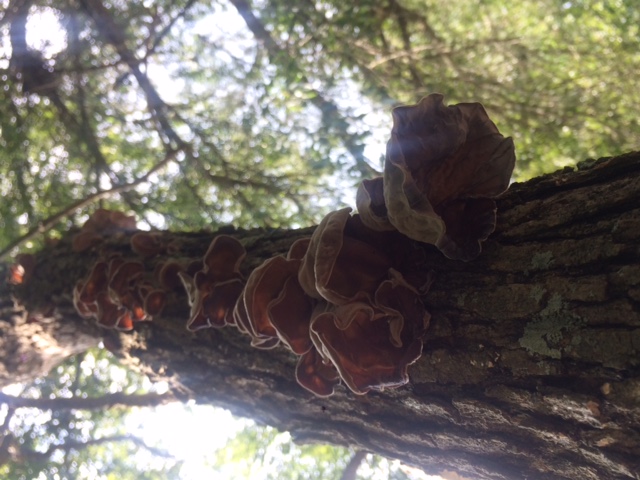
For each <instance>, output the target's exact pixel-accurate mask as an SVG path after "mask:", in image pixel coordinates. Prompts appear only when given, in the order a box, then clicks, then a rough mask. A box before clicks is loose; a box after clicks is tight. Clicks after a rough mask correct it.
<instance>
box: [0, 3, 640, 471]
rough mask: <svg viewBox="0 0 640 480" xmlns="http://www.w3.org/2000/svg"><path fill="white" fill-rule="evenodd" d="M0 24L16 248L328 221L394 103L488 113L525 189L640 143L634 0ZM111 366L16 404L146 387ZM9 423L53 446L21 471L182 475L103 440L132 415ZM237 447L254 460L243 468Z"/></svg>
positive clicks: (159, 6) (74, 7)
mask: <svg viewBox="0 0 640 480" xmlns="http://www.w3.org/2000/svg"><path fill="white" fill-rule="evenodd" d="M0 12H3V13H0V15H1V17H0V81H1V83H2V88H1V89H0V194H1V195H2V198H3V200H2V201H1V202H0V251H2V253H3V254H15V253H16V252H17V250H18V249H21V250H22V251H24V250H29V249H37V248H39V247H40V246H42V244H43V242H44V241H45V239H46V238H54V239H55V238H56V237H57V236H59V235H60V234H61V232H64V231H67V230H68V229H69V228H71V227H73V226H77V225H80V224H81V223H82V222H83V221H84V219H86V216H87V214H88V213H90V212H91V211H92V210H93V209H95V208H97V207H98V206H104V207H107V208H113V209H119V210H124V211H127V212H130V213H135V214H136V215H137V216H138V218H140V219H141V222H140V225H141V227H143V228H145V227H146V228H172V229H181V230H199V229H203V228H211V229H216V228H217V227H219V226H221V225H224V224H228V223H234V224H236V225H237V226H241V227H245V228H249V227H254V226H261V227H266V228H275V227H295V226H302V225H307V224H312V223H316V222H317V221H318V220H319V219H320V218H321V217H322V215H323V214H324V213H326V212H327V211H329V210H332V209H335V208H337V207H339V206H341V205H343V204H345V203H347V204H353V191H354V187H355V186H356V185H357V183H358V182H359V181H360V179H361V178H363V177H366V176H372V175H373V174H374V173H375V171H376V170H380V169H381V165H382V163H381V158H382V155H383V153H384V145H385V142H386V139H387V135H388V131H389V126H390V110H391V108H392V107H393V106H395V105H399V104H403V103H413V102H416V101H417V100H418V99H419V98H420V97H422V96H424V95H426V94H428V93H431V92H441V93H443V94H445V97H446V100H447V101H448V102H449V103H458V102H467V101H480V102H482V103H483V104H484V105H485V107H486V108H487V110H488V112H489V114H490V116H491V118H492V119H493V120H494V121H495V122H496V123H497V125H498V127H499V128H500V130H501V131H502V132H503V133H504V134H506V135H511V136H513V137H514V140H515V144H516V147H517V153H518V165H517V171H516V178H517V179H525V178H528V177H531V176H534V175H537V174H540V173H543V172H548V171H552V170H554V169H556V168H558V167H562V166H566V165H572V164H574V163H576V162H577V161H580V160H583V159H586V158H588V157H598V156H603V155H615V154H619V153H623V152H625V151H628V150H631V149H634V148H638V143H639V138H640V136H639V135H638V131H639V128H638V127H639V125H638V116H637V112H636V110H637V108H636V106H637V105H638V104H640V90H639V89H638V88H637V81H636V78H637V72H638V71H640V32H639V28H640V27H639V26H638V25H640V10H639V9H638V8H637V4H636V2H635V1H634V0H610V1H597V0H574V1H558V0H540V1H536V2H507V1H504V0H452V1H449V2H445V3H442V2H437V1H435V0H385V1H379V0H358V1H354V2H344V1H342V2H339V1H333V0H326V1H311V0H304V1H300V2H291V1H290V0H255V1H253V2H252V3H249V2H247V1H245V0H220V1H213V2H211V1H196V0H158V1H147V2H127V1H121V0H104V1H100V0H56V1H53V0H49V1H48V0H0ZM43 232H44V234H43ZM89 359H93V360H91V362H93V363H91V365H92V366H91V368H90V369H89V370H87V368H86V365H87V362H90V360H89ZM104 362H107V363H106V364H104ZM115 368H117V367H115V366H114V365H112V363H110V362H109V361H108V360H107V357H106V354H105V353H104V352H102V353H101V352H92V353H90V354H89V355H88V356H85V357H83V358H81V359H73V360H71V361H70V362H68V363H67V364H65V365H63V366H61V367H59V368H58V369H57V370H56V371H55V372H53V374H52V376H51V377H49V378H47V379H41V380H38V381H37V382H35V383H34V384H33V385H31V386H25V387H24V390H23V391H22V392H21V395H22V396H25V397H32V398H42V397H55V398H57V397H63V398H64V397H68V396H71V397H73V396H89V397H91V396H100V395H104V394H105V393H107V392H108V391H110V389H114V388H115V389H116V390H121V391H127V392H130V393H136V392H138V393H139V392H142V391H147V390H149V389H150V388H151V386H149V385H146V386H145V384H144V380H143V379H136V378H129V377H128V376H126V375H125V376H124V378H121V379H120V380H117V381H116V380H114V379H113V378H112V377H111V375H113V374H114V373H113V372H114V371H115V370H113V369H115ZM4 412H5V420H4V428H5V429H6V431H7V432H9V431H10V433H11V435H9V436H8V437H6V438H11V439H13V440H15V441H16V442H18V444H19V445H21V446H22V447H21V448H22V450H23V452H28V451H31V452H40V453H41V455H40V456H39V457H37V456H31V457H25V458H17V457H15V458H11V457H10V456H9V457H6V456H5V457H3V461H4V465H3V466H1V467H0V469H2V470H0V474H6V475H5V476H7V477H9V476H11V478H14V477H15V478H37V475H38V474H41V473H38V472H47V473H46V475H48V476H47V478H54V477H53V476H51V475H53V473H55V474H56V475H58V477H59V478H90V477H91V478H95V476H99V475H103V478H111V477H114V476H115V475H118V476H119V477H122V478H133V477H135V478H156V477H154V475H156V473H154V472H160V471H162V470H163V469H164V475H168V472H178V471H179V470H180V463H179V462H178V461H177V460H175V459H173V460H172V459H170V458H168V457H167V456H166V455H165V454H164V453H162V452H159V451H154V450H153V447H149V449H147V448H146V446H145V447H143V448H142V449H143V450H148V451H150V452H151V456H152V457H154V458H160V459H162V461H161V462H160V464H159V465H155V466H154V465H152V463H153V462H151V463H149V462H147V463H146V464H145V465H146V466H145V468H144V471H146V473H145V474H144V475H147V477H141V476H140V475H142V474H141V473H139V472H138V473H135V474H132V473H130V472H132V471H134V470H135V469H136V468H138V467H139V466H140V465H141V463H140V462H141V461H140V460H136V459H135V455H133V452H132V449H134V450H138V447H139V444H136V443H135V442H133V443H132V441H128V442H127V441H121V440H118V441H115V442H109V443H102V444H96V445H90V444H89V443H87V442H90V441H91V439H96V438H102V437H107V436H113V437H117V436H118V435H124V434H125V433H124V432H123V430H122V424H123V421H124V419H123V417H124V416H125V415H126V411H125V410H123V409H109V410H105V411H86V410H83V411H80V410H68V411H62V412H56V411H50V410H48V411H43V412H42V413H40V414H33V413H32V412H31V413H29V414H26V413H20V412H22V410H17V411H16V412H14V413H12V411H11V408H6V407H5V410H4ZM238 435H240V436H239V437H237V438H236V440H234V442H235V443H233V442H232V445H235V446H233V447H231V446H229V447H227V448H226V449H225V450H224V451H220V452H218V453H216V456H215V458H214V459H212V460H211V461H210V462H211V465H212V468H222V467H221V466H222V465H230V464H235V465H236V467H237V468H238V469H240V470H242V469H244V471H245V472H250V471H251V469H252V468H257V467H255V463H252V462H256V461H258V460H255V459H256V458H261V459H262V460H260V461H262V462H266V461H267V460H265V458H266V457H265V455H266V454H267V452H268V451H269V448H272V450H273V449H275V450H278V449H279V454H280V455H281V457H282V458H287V455H289V456H290V455H291V452H292V451H293V449H297V448H299V447H294V446H291V445H289V444H288V443H287V442H282V441H281V440H278V439H279V438H281V437H278V435H281V434H277V433H276V432H273V431H271V430H255V429H249V430H245V431H243V432H241V433H239V434H238ZM239 439H242V441H240V440H239ZM13 440H12V441H13ZM129 440H130V439H129ZM70 442H76V444H77V445H76V446H77V448H75V449H65V448H54V447H56V446H59V445H64V444H67V445H71V443H70ZM274 442H275V443H274ZM80 443H82V444H86V446H82V447H80V446H78V445H79V444H80ZM240 444H241V445H244V446H245V447H244V448H245V449H246V450H247V451H246V452H245V453H246V454H247V455H248V457H249V458H253V459H254V460H246V461H245V464H243V465H244V466H238V465H239V463H238V462H239V460H238V459H239V458H240V457H239V456H238V455H239V452H240V449H239V447H238V445H240ZM285 444H286V445H288V446H287V447H286V449H289V450H287V451H285V450H286V449H285V447H282V445H285ZM136 445H137V446H136ZM273 445H277V446H276V447H270V446H273ZM278 445H279V446H278ZM305 448H306V447H305ZM314 448H316V447H313V448H311V447H310V449H308V450H304V451H303V450H300V451H296V456H304V455H310V456H313V457H314V458H318V459H320V460H318V461H317V462H316V463H314V464H313V468H315V469H316V471H320V470H321V469H328V470H327V472H328V473H326V474H325V475H326V476H325V478H332V476H333V477H335V476H336V475H338V472H339V471H340V469H341V468H342V467H343V466H344V465H346V462H347V459H348V458H349V457H350V456H351V455H352V453H353V452H348V451H346V450H343V451H338V450H335V451H334V450H332V451H331V453H326V452H325V451H324V450H322V448H324V447H317V449H316V450H314ZM2 449H3V451H5V450H7V449H8V443H7V441H5V442H4V443H3V447H2ZM7 451H8V450H7ZM323 452H324V453H323ZM36 457H37V458H36ZM301 458H302V457H301ZM134 460H135V461H134ZM376 461H378V462H379V461H380V460H376ZM322 462H325V463H322ZM142 463H144V462H142ZM240 463H242V462H240ZM323 465H324V466H323ZM299 468H300V469H303V467H302V466H300V467H299ZM332 469H333V470H332ZM396 470H397V469H396ZM323 471H324V470H323ZM107 472H110V473H107ZM300 472H302V470H300ZM331 472H333V473H331ZM9 473H11V475H9ZM92 475H93V477H92ZM131 475H133V477H132V476H131ZM158 475H159V473H158ZM176 475H177V473H176ZM278 475H280V476H279V477H278V478H307V477H305V474H303V473H299V474H298V473H296V475H298V476H294V475H293V474H291V476H288V477H287V476H284V474H283V473H282V472H281V471H279V473H278ZM389 475H392V473H390V474H389ZM158 478H160V477H158ZM162 478H166V477H162ZM264 478H271V477H268V476H267V477H264ZM336 478H337V477H336Z"/></svg>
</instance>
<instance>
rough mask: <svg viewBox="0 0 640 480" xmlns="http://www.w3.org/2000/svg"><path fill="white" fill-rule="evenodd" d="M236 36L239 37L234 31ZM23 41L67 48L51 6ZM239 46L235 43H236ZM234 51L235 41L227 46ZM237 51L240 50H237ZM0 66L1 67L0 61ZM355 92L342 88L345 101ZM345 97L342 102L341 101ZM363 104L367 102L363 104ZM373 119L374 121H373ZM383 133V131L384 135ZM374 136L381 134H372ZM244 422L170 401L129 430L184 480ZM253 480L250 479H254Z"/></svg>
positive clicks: (374, 147) (234, 25)
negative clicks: (170, 458) (177, 465)
mask: <svg viewBox="0 0 640 480" xmlns="http://www.w3.org/2000/svg"><path fill="white" fill-rule="evenodd" d="M212 24H213V25H217V26H218V28H219V30H220V32H223V33H225V34H229V35H228V36H229V38H236V39H237V38H241V37H242V33H241V32H242V31H244V30H245V28H246V27H245V26H244V23H243V21H242V19H241V18H240V17H239V15H237V13H236V12H235V11H232V10H228V11H219V12H216V17H215V22H213V21H212V18H210V17H205V18H203V19H201V20H200V22H199V23H198V24H197V25H196V27H195V28H196V31H199V32H200V33H202V34H206V33H207V32H210V31H211V26H212ZM239 32H240V33H241V34H240V37H239V36H238V35H237V34H238V33H239ZM27 42H28V44H29V46H31V47H32V48H36V49H38V50H40V51H41V52H43V53H44V54H45V56H46V57H50V56H52V55H55V54H56V53H58V52H60V51H62V50H63V49H64V48H66V38H65V32H64V29H63V28H62V26H61V25H60V23H59V22H58V19H57V17H56V15H55V13H54V11H53V10H52V9H49V8H46V7H44V8H42V9H40V10H39V11H38V13H36V14H34V15H31V16H30V19H29V22H28V24H27ZM236 47H237V46H236ZM229 48H230V49H232V50H233V48H234V47H233V45H231V46H230V47H229ZM237 50H238V51H240V52H241V51H242V49H240V48H238V49H237ZM0 56H5V57H8V56H9V52H8V51H7V47H6V46H5V48H3V46H2V45H0ZM0 67H1V65H0ZM148 73H149V75H150V77H151V78H152V79H153V81H154V83H155V84H156V85H157V87H158V90H159V93H160V94H161V95H162V96H164V98H165V99H168V100H170V99H171V97H172V96H173V95H175V92H176V83H175V81H173V80H171V78H170V75H169V71H168V69H167V68H166V66H161V65H154V64H151V65H149V70H148ZM353 98H354V96H353V95H351V94H348V93H347V92H345V99H353ZM345 101H346V100H345ZM360 104H361V105H362V104H366V102H361V103H360ZM369 114H370V115H376V114H377V115H381V114H384V115H388V112H378V113H376V112H372V111H370V112H369ZM374 123H375V122H374ZM386 135H387V132H385V133H384V136H383V137H382V138H384V137H386ZM373 138H380V136H379V135H374V136H373ZM382 152H384V144H381V143H380V142H378V144H371V145H369V146H367V149H366V150H365V154H366V155H367V156H368V158H370V159H374V160H377V159H378V158H379V157H380V155H381V153H382ZM3 391H4V392H5V393H7V394H10V393H11V392H14V393H15V391H16V390H15V388H14V389H12V388H11V387H8V388H6V389H3ZM246 425H247V420H243V419H236V418H234V417H233V416H232V415H231V414H230V413H229V412H228V411H226V410H222V409H216V408H212V407H210V406H200V405H194V404H188V405H183V404H171V405H165V406H161V407H158V408H155V409H135V411H134V412H133V413H132V414H131V415H130V416H129V418H128V420H127V430H129V431H130V432H131V433H133V434H135V435H137V436H139V437H141V438H142V439H144V440H145V442H147V443H148V444H149V445H153V446H159V447H160V448H163V449H165V450H167V451H169V452H170V453H171V454H173V455H174V456H175V457H176V458H177V459H180V460H183V461H184V467H183V470H182V472H181V476H182V478H184V479H203V478H210V475H211V471H210V469H209V468H208V467H207V465H206V458H207V456H209V455H211V453H212V452H213V451H215V450H216V449H217V448H220V447H222V446H223V445H224V444H225V443H226V442H227V441H228V439H229V438H230V437H231V436H233V435H234V434H235V433H236V432H238V431H239V430H241V429H242V428H244V426H246ZM413 478H415V479H424V480H438V479H441V477H432V476H427V475H425V474H423V473H421V472H416V473H415V474H414V476H413ZM220 480H223V479H220ZM252 480H253V479H252Z"/></svg>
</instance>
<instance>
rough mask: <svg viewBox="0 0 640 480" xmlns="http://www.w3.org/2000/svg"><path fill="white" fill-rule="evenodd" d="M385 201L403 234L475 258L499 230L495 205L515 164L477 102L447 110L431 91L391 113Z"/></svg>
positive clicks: (508, 143) (511, 151)
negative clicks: (481, 244)
mask: <svg viewBox="0 0 640 480" xmlns="http://www.w3.org/2000/svg"><path fill="white" fill-rule="evenodd" d="M393 122H394V125H393V129H392V132H391V139H390V140H389V143H388V144H387V156H386V162H385V173H384V198H385V205H386V207H387V211H388V218H389V221H390V222H391V223H392V224H393V225H394V226H395V227H396V228H397V229H398V230H399V231H400V232H401V233H403V234H404V235H407V236H408V237H410V238H413V239H415V240H419V241H421V242H425V243H431V244H434V245H436V246H438V247H439V248H440V249H441V250H442V251H443V253H444V254H445V255H446V256H448V257H450V258H455V259H461V260H470V259H472V258H475V257H476V256H477V255H478V254H479V253H480V242H481V241H483V240H485V239H486V238H487V237H488V235H489V234H490V233H491V232H492V231H493V230H494V229H495V221H496V212H495V210H496V207H495V202H494V201H493V200H491V199H492V198H494V197H496V196H497V195H499V194H501V193H502V192H504V191H505V190H506V189H507V187H508V185H509V179H510V177H511V173H512V171H513V167H514V165H515V152H514V146H513V140H512V139H511V138H505V137H503V136H502V135H501V134H500V132H499V131H498V129H497V127H496V126H495V124H494V123H493V122H492V121H491V120H490V119H489V117H488V116H487V113H486V111H485V109H484V108H483V107H482V105H481V104H479V103H461V104H458V105H452V106H449V107H446V106H445V105H444V104H443V96H442V95H440V94H432V95H429V96H428V97H425V98H423V99H422V100H421V101H420V102H419V103H418V104H417V105H412V106H404V107H398V108H396V109H395V110H394V111H393Z"/></svg>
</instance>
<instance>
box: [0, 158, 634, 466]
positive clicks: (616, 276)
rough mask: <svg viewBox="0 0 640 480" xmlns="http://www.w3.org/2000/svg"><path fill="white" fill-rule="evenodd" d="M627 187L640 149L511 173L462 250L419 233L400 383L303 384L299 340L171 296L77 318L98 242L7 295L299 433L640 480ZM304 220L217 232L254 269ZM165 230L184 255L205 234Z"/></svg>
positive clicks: (45, 263)
mask: <svg viewBox="0 0 640 480" xmlns="http://www.w3.org/2000/svg"><path fill="white" fill-rule="evenodd" d="M639 200H640V154H639V153H634V154H628V155H625V156H622V157H617V158H613V159H601V160H600V161H598V162H593V164H591V165H589V166H584V167H583V168H581V169H578V170H577V171H571V170H570V169H568V170H566V171H561V172H557V173H555V174H553V175H549V176H544V177H540V178H537V179H534V180H532V181H530V182H527V183H524V184H515V185H513V186H512V187H511V188H510V190H509V191H508V192H507V193H506V194H505V195H503V197H502V198H501V199H500V200H499V202H498V227H497V229H496V232H495V233H494V234H493V235H492V236H491V237H490V239H489V241H487V242H486V243H485V246H484V251H483V253H482V254H481V255H480V257H479V258H478V259H476V260H474V261H472V262H469V263H462V262H456V261H451V260H447V259H446V258H444V257H443V256H442V255H441V254H440V253H439V252H437V251H436V250H435V249H433V248H431V247H429V246H420V247H419V248H420V249H422V251H423V252H424V263H425V264H426V265H428V266H429V268H430V269H432V270H433V272H434V276H435V282H434V284H433V286H432V288H431V290H430V291H429V292H428V294H427V295H426V296H425V298H424V301H425V305H426V306H427V307H428V309H429V311H430V312H431V314H432V319H431V325H430V327H429V331H428V333H427V337H426V340H425V345H424V353H423V355H422V357H421V358H420V360H419V361H418V362H417V363H416V364H415V365H413V366H412V368H411V370H410V374H411V382H410V385H408V386H407V387H404V388H400V389H397V390H389V391H385V392H383V393H370V394H368V395H366V396H356V395H354V394H352V393H350V392H349V391H347V390H346V389H343V388H341V389H340V390H339V391H338V392H337V393H336V394H335V395H334V396H332V397H330V398H317V397H314V396H313V395H312V394H310V393H308V392H306V391H305V390H303V389H302V388H300V387H299V386H298V385H297V383H296V382H295V379H294V366H295V361H296V360H295V358H294V356H293V355H291V354H289V353H288V352H287V351H286V350H284V349H283V348H276V349H274V350H269V351H260V350H256V349H253V348H251V347H250V346H249V341H248V339H247V338H246V337H244V336H243V335H241V334H240V333H239V332H238V331H236V330H235V329H233V328H225V329H222V330H214V329H209V330H205V331H199V332H196V333H189V332H188V331H187V330H186V329H185V328H184V326H185V321H186V317H187V310H188V307H187V305H186V301H185V298H184V297H180V296H179V295H177V296H176V297H175V298H173V299H172V301H171V303H170V304H169V307H168V308H167V309H166V310H165V312H164V314H163V316H162V317H161V318H157V319H154V321H153V322H152V323H149V324H144V325H141V327H140V328H138V329H137V330H136V331H135V332H134V333H132V334H114V333H112V332H106V333H105V332H98V331H97V330H96V329H95V328H94V327H93V326H91V325H89V326H85V325H84V324H83V323H82V322H79V320H78V318H77V317H76V316H75V315H74V313H73V309H72V307H71V305H70V292H71V289H72V287H73V285H74V283H75V281H76V279H77V278H80V277H81V276H82V274H83V272H84V271H86V269H87V268H88V266H89V264H90V263H91V262H92V261H93V258H91V255H90V254H83V255H78V254H75V255H74V254H72V253H70V250H69V244H68V242H65V241H63V242H61V243H60V244H59V245H58V246H56V247H55V248H52V249H50V250H49V251H47V252H44V253H42V254H41V255H40V256H39V258H38V262H39V263H38V267H37V268H36V271H35V273H34V275H33V278H31V279H30V280H29V281H28V282H27V283H26V284H25V286H24V287H21V288H16V289H15V294H16V295H17V297H18V298H19V299H20V301H21V302H22V303H23V304H24V305H25V306H26V308H27V309H28V310H29V311H30V312H34V311H36V310H37V309H40V310H41V311H44V310H47V309H49V310H50V307H51V306H52V304H54V305H55V307H56V308H55V312H56V315H55V316H54V317H53V319H51V318H49V320H50V321H51V323H52V324H54V325H57V327H56V328H51V327H46V328H45V326H43V325H42V322H32V324H35V325H38V326H39V328H42V329H46V330H47V331H48V332H50V335H51V338H52V340H56V339H57V337H56V335H57V333H58V332H63V331H65V328H63V325H67V324H68V325H72V326H73V328H74V329H75V328H78V329H84V330H83V332H85V333H86V332H91V334H92V335H94V337H93V338H95V339H97V338H98V336H99V335H100V334H102V335H106V337H105V343H108V344H109V345H110V348H111V349H112V350H114V351H117V352H118V354H119V355H120V356H121V357H122V358H123V361H125V362H128V363H129V364H131V365H132V366H135V367H136V368H141V369H143V370H144V371H146V372H148V373H149V374H151V375H154V376H158V377H163V378H168V379H170V381H171V383H172V385H174V393H175V394H176V395H177V396H181V395H182V396H184V397H185V398H186V397H191V398H196V399H197V400H198V401H199V402H201V403H212V404H216V405H220V406H223V407H227V408H229V409H231V410H232V411H234V412H235V413H237V414H240V415H247V416H251V417H253V418H257V419H258V420H260V421H263V422H265V423H268V424H271V425H274V426H277V427H278V428H281V429H287V430H289V431H291V432H292V434H293V435H294V437H295V438H297V439H298V440H300V441H326V442H331V443H339V444H350V445H354V446H357V447H358V448H359V449H362V450H366V451H373V452H378V453H381V454H383V455H387V456H390V457H395V458H399V459H401V460H403V461H404V462H407V463H409V464H414V465H417V466H420V467H421V468H423V469H424V470H425V471H427V472H432V473H438V472H441V471H443V470H455V471H458V472H459V473H461V474H464V475H465V476H470V477H474V478H495V479H520V478H522V479H524V478H548V479H576V478H584V479H630V478H635V479H638V478H640V460H639V459H640V366H639V364H640V308H639V305H640V303H639V302H640V207H639V205H640V203H639ZM310 231H311V229H306V230H299V231H276V232H269V233H266V232H262V231H252V232H246V231H238V230H235V231H230V232H226V233H231V234H233V235H234V236H236V237H237V238H239V239H241V240H242V241H243V243H244V244H245V246H246V247H247V250H248V251H249V256H248V259H247V260H246V261H245V263H244V264H243V269H244V271H245V272H249V271H250V270H251V269H252V268H254V267H255V266H257V265H258V264H259V263H260V262H261V261H262V260H264V259H265V258H268V257H270V256H273V255H275V254H279V253H284V252H285V251H286V250H287V248H288V246H289V245H290V244H291V243H292V242H293V241H294V240H295V239H296V238H299V237H301V236H305V235H308V234H309V233H310ZM167 235H171V236H172V238H173V239H174V240H175V241H177V242H179V244H180V246H181V248H180V252H181V253H180V254H181V255H183V256H185V257H189V258H198V257H200V256H201V255H202V254H203V253H204V251H205V250H206V248H207V245H208V243H209V241H210V240H211V238H212V237H213V235H212V234H205V233H201V234H177V233H173V234H167ZM126 245H127V238H126V236H125V237H122V238H119V237H114V238H112V239H109V241H108V242H107V245H106V247H105V248H108V249H112V250H114V251H120V252H125V251H126V249H127V248H128V247H126ZM2 295H3V296H6V295H7V292H6V291H4V292H2ZM45 317H46V315H45ZM49 317H51V316H49ZM26 318H31V317H29V316H28V315H25V316H24V318H22V319H15V318H14V319H13V320H12V323H7V322H5V321H3V322H0V325H2V326H3V330H2V337H0V340H1V341H2V343H0V355H2V358H3V359H4V369H5V370H3V371H2V378H0V380H2V381H3V382H4V383H6V382H8V381H10V380H11V379H12V377H13V378H23V377H24V376H25V375H26V374H27V371H28V368H29V367H24V366H22V367H21V366H20V365H17V364H16V362H15V361H14V360H15V356H13V357H12V352H13V351H14V350H15V348H14V347H12V346H11V345H10V344H11V342H14V341H16V339H19V338H20V336H21V335H23V336H24V335H25V333H22V334H21V333H18V329H19V328H20V327H21V325H24V324H25V319H26ZM42 318H44V317H42ZM42 321H44V320H42ZM11 335H13V336H11ZM61 342H62V344H64V336H63V338H62V340H61ZM18 344H20V343H19V342H18ZM25 344H26V343H25V342H24V341H23V343H22V344H21V345H25ZM32 345H33V347H34V348H37V347H38V345H37V344H36V343H35V342H32ZM12 348H13V349H14V350H12ZM68 353H73V352H72V351H69V352H68ZM56 358H57V357H56ZM44 364H46V362H45V361H41V362H40V363H38V365H44ZM25 369H26V370H27V371H25ZM33 373H34V374H41V373H42V366H40V367H39V368H38V369H35V370H34V372H33Z"/></svg>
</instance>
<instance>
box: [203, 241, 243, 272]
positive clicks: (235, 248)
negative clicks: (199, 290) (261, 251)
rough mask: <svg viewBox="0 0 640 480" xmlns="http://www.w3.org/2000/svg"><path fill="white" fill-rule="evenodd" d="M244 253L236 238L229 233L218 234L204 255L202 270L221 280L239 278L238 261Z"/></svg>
mask: <svg viewBox="0 0 640 480" xmlns="http://www.w3.org/2000/svg"><path fill="white" fill-rule="evenodd" d="M246 255H247V252H246V250H245V249H244V247H243V246H242V244H241V243H240V242H239V241H238V240H236V239H235V238H233V237H230V236H229V235H218V236H217V237H215V238H214V239H213V241H212V242H211V245H209V249H208V250H207V253H205V255H204V260H203V262H204V265H205V268H204V271H205V272H206V273H211V274H212V275H214V276H215V278H216V279H218V280H222V281H224V280H230V279H232V278H241V275H240V263H241V262H242V260H243V259H244V257H245V256H246Z"/></svg>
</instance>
